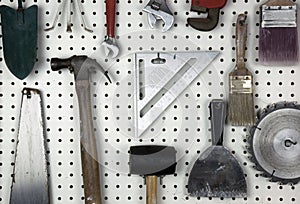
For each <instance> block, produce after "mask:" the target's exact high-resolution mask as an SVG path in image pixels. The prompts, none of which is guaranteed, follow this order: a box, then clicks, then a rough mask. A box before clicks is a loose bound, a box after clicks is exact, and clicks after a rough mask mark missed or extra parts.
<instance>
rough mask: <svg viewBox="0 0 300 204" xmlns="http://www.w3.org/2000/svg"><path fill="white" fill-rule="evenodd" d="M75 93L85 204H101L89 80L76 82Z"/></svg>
mask: <svg viewBox="0 0 300 204" xmlns="http://www.w3.org/2000/svg"><path fill="white" fill-rule="evenodd" d="M76 93H77V97H78V104H79V111H80V143H81V146H80V147H81V162H82V176H83V185H84V196H85V204H101V186H100V172H99V163H98V161H97V156H98V154H97V145H96V138H95V133H94V127H93V120H92V111H91V95H90V84H89V80H77V81H76Z"/></svg>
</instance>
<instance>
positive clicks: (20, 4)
mask: <svg viewBox="0 0 300 204" xmlns="http://www.w3.org/2000/svg"><path fill="white" fill-rule="evenodd" d="M22 8H23V6H22V0H18V9H22Z"/></svg>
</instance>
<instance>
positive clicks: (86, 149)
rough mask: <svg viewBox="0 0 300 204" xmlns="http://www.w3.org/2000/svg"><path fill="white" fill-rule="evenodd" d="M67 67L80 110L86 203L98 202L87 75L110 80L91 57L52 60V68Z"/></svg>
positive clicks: (96, 160) (94, 144)
mask: <svg viewBox="0 0 300 204" xmlns="http://www.w3.org/2000/svg"><path fill="white" fill-rule="evenodd" d="M64 68H68V69H69V70H70V71H71V72H74V77H75V81H76V85H75V87H76V93H77V97H78V103H79V111H80V143H81V144H80V145H81V162H82V173H83V184H84V195H85V203H86V204H94V203H97V204H98V203H101V190H100V176H99V163H98V159H97V146H96V138H95V133H94V128H93V119H92V110H91V93H90V81H89V79H90V74H91V72H93V71H96V70H99V71H101V72H102V73H103V74H104V75H105V76H106V77H107V78H108V80H109V81H110V78H109V77H108V73H107V72H106V71H104V69H103V68H102V67H101V66H100V65H99V64H98V63H97V62H96V60H93V59H91V58H88V57H87V56H73V57H70V58H68V59H58V58H52V59H51V69H52V70H53V71H58V70H61V69H64Z"/></svg>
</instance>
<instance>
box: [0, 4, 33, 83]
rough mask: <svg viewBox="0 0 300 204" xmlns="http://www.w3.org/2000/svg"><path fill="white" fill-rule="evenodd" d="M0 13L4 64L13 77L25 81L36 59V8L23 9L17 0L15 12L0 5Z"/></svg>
mask: <svg viewBox="0 0 300 204" xmlns="http://www.w3.org/2000/svg"><path fill="white" fill-rule="evenodd" d="M0 13H1V26H2V35H3V38H2V41H3V51H4V59H5V63H6V65H7V67H8V69H9V70H10V72H11V73H12V74H13V75H14V76H15V77H17V78H18V79H21V80H22V79H25V78H26V77H27V76H28V75H29V74H30V73H31V71H32V69H33V67H34V65H35V62H36V58H37V39H38V19H37V16H38V7H37V6H36V5H33V6H30V7H29V8H26V9H25V8H23V6H22V0H18V9H17V10H15V9H13V8H11V7H8V6H3V5H2V6H1V7H0Z"/></svg>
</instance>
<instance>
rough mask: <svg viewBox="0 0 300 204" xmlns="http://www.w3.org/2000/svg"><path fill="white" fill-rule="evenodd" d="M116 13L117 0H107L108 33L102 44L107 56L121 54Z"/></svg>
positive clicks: (113, 56) (112, 56)
mask: <svg viewBox="0 0 300 204" xmlns="http://www.w3.org/2000/svg"><path fill="white" fill-rule="evenodd" d="M115 15H116V0H106V24H107V25H106V26H107V35H106V36H105V40H104V42H103V43H102V45H104V47H105V54H106V56H109V55H110V56H111V58H115V57H117V55H118V54H119V47H118V45H117V43H116V39H115Z"/></svg>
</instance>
